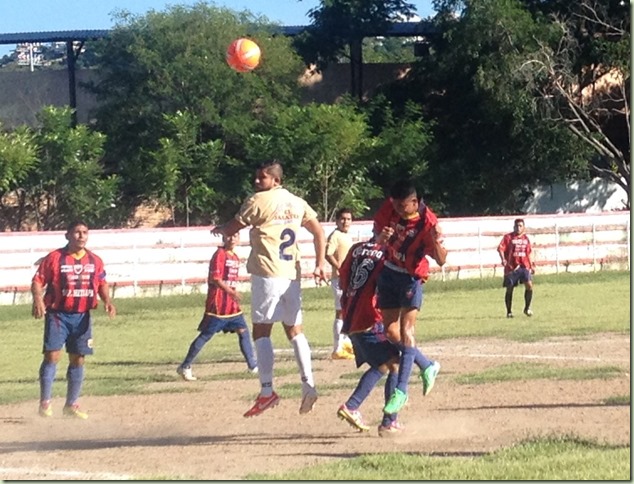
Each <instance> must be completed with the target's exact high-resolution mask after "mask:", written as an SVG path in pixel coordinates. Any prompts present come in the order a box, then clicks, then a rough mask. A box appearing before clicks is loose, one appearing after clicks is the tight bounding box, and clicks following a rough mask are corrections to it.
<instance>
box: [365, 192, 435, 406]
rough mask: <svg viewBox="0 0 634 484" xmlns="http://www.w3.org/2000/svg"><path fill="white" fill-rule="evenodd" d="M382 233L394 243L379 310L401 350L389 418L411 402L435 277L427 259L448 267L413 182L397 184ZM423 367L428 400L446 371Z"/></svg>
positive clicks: (377, 220) (381, 215) (381, 214)
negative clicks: (420, 328) (419, 334)
mask: <svg viewBox="0 0 634 484" xmlns="http://www.w3.org/2000/svg"><path fill="white" fill-rule="evenodd" d="M380 230H387V231H388V233H389V235H390V238H389V240H388V243H387V255H386V260H385V265H384V267H383V270H382V271H381V275H380V276H379V280H378V285H377V293H378V307H379V308H380V309H381V312H382V313H383V322H384V324H385V327H386V333H387V335H388V337H389V338H390V340H391V341H392V342H395V343H397V342H399V343H400V345H401V348H400V349H401V359H400V362H399V376H398V384H397V386H396V389H395V390H394V393H393V394H392V396H391V398H390V400H389V402H388V403H387V405H386V406H385V408H384V411H385V413H390V414H391V413H397V412H399V411H400V410H401V408H403V406H404V405H405V403H406V402H407V388H408V381H409V377H410V375H411V372H412V366H413V364H414V363H415V361H416V350H415V348H416V342H415V340H414V329H415V325H416V316H417V315H418V311H419V309H420V307H421V305H422V302H423V286H422V284H423V283H424V282H425V281H426V280H427V278H428V275H429V262H428V261H427V258H426V257H427V256H429V257H432V258H433V259H434V260H435V261H436V262H437V263H438V265H441V266H442V265H443V264H444V263H445V260H446V257H447V251H446V250H445V248H444V247H443V246H442V240H441V237H440V231H439V229H438V219H437V218H436V215H435V214H434V213H433V212H432V210H431V209H430V208H429V207H427V206H426V205H425V204H424V203H423V202H422V200H421V199H419V198H418V195H417V193H416V188H415V187H414V184H413V183H412V182H411V181H409V180H401V181H398V182H396V183H395V184H394V186H393V187H392V189H391V190H390V198H389V199H388V200H386V201H385V203H384V204H383V206H382V207H381V208H380V209H379V211H378V212H377V214H376V215H375V217H374V233H375V234H377V233H378V232H379V231H380ZM417 363H418V362H417ZM421 364H422V365H423V366H422V368H424V369H423V372H422V374H421V378H422V380H423V394H424V395H426V394H428V393H429V392H430V391H431V388H432V387H433V384H434V381H435V378H436V375H437V374H438V370H439V369H440V365H439V364H438V363H437V362H433V363H432V362H430V361H429V360H427V359H426V358H425V361H423V362H421ZM419 365H420V364H419Z"/></svg>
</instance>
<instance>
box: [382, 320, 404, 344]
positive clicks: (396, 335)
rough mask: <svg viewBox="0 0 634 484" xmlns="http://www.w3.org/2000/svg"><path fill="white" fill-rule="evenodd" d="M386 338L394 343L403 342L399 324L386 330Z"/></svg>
mask: <svg viewBox="0 0 634 484" xmlns="http://www.w3.org/2000/svg"><path fill="white" fill-rule="evenodd" d="M385 336H386V337H387V339H388V340H390V342H392V343H400V342H401V331H400V328H399V326H398V324H390V325H389V326H388V327H386V328H385Z"/></svg>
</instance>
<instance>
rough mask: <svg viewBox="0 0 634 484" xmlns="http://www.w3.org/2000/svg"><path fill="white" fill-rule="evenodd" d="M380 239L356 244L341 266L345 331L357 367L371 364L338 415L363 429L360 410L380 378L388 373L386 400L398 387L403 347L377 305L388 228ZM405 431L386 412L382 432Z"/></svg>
mask: <svg viewBox="0 0 634 484" xmlns="http://www.w3.org/2000/svg"><path fill="white" fill-rule="evenodd" d="M376 239H377V240H376V242H375V241H373V240H370V241H368V242H359V243H357V244H354V245H353V246H352V248H351V249H350V251H349V252H348V255H347V256H346V258H345V260H344V261H343V264H342V265H341V268H340V272H339V274H340V285H341V289H342V291H343V296H342V306H343V318H344V325H343V329H342V331H343V332H344V333H347V334H349V335H350V339H351V340H352V344H353V346H354V353H355V360H356V364H357V368H359V367H360V366H361V365H363V364H364V363H367V364H368V365H369V366H370V368H369V369H368V370H367V371H366V372H365V373H364V374H363V375H362V376H361V378H360V379H359V383H358V384H357V387H356V388H355V390H354V391H353V392H352V395H350V397H349V398H348V400H347V401H346V402H345V403H343V404H342V405H341V406H340V407H339V409H338V410H337V416H338V417H339V418H341V419H342V420H345V421H346V422H348V423H349V424H350V425H352V427H354V428H356V429H357V430H359V431H361V432H366V431H368V430H369V429H370V427H369V426H368V425H366V424H365V423H364V421H363V417H362V416H361V412H360V410H359V408H360V406H361V404H362V403H363V402H364V401H365V399H366V398H367V397H368V396H369V395H370V393H371V392H372V390H373V389H374V387H375V386H376V384H377V383H378V382H379V380H380V379H381V378H382V377H383V375H385V374H386V373H387V375H388V377H387V380H386V382H385V403H387V402H388V401H389V398H390V396H391V395H392V393H393V392H394V389H395V388H396V383H397V379H398V361H399V356H400V353H399V348H398V346H397V345H395V344H394V343H392V342H390V341H389V340H388V339H387V337H386V335H385V331H384V326H383V317H382V315H381V312H380V311H379V310H378V309H377V308H376V282H377V279H378V277H379V274H380V272H381V269H382V268H383V263H384V260H385V249H386V248H385V245H384V244H385V242H386V241H387V231H383V232H382V233H381V234H380V235H379V236H378V237H377V238H376ZM401 430H402V427H401V425H400V423H399V422H398V415H397V414H386V413H384V414H383V419H382V421H381V425H379V435H380V436H384V435H387V434H393V433H396V432H399V431H401Z"/></svg>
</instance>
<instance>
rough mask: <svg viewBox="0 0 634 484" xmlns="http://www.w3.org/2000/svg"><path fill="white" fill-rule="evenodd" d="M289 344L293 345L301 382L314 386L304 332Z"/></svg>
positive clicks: (308, 349)
mask: <svg viewBox="0 0 634 484" xmlns="http://www.w3.org/2000/svg"><path fill="white" fill-rule="evenodd" d="M291 344H292V345H293V350H294V351H295V360H296V361H297V366H298V367H299V374H300V375H301V377H302V382H303V383H307V384H308V385H310V386H311V387H314V386H315V380H313V366H312V362H311V360H310V358H311V355H310V346H308V340H307V339H306V335H305V334H304V333H299V334H298V335H297V336H295V337H294V338H293V339H292V340H291ZM258 358H259V357H258Z"/></svg>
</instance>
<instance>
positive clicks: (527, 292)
mask: <svg viewBox="0 0 634 484" xmlns="http://www.w3.org/2000/svg"><path fill="white" fill-rule="evenodd" d="M525 232H526V227H525V225H524V220H523V219H521V218H518V219H515V221H514V222H513V232H509V233H508V234H506V235H505V236H504V237H502V241H501V242H500V245H498V254H500V260H501V261H502V266H504V280H503V282H502V287H505V288H506V294H505V295H504V302H505V304H506V317H507V318H512V317H513V310H512V307H513V290H514V289H515V287H516V286H517V285H518V284H520V283H522V284H524V314H525V315H526V316H529V317H530V316H532V315H533V311H532V309H531V302H532V301H533V276H532V274H534V273H535V269H534V267H533V263H532V262H531V241H530V240H529V239H528V237H527V236H526V233H525Z"/></svg>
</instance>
